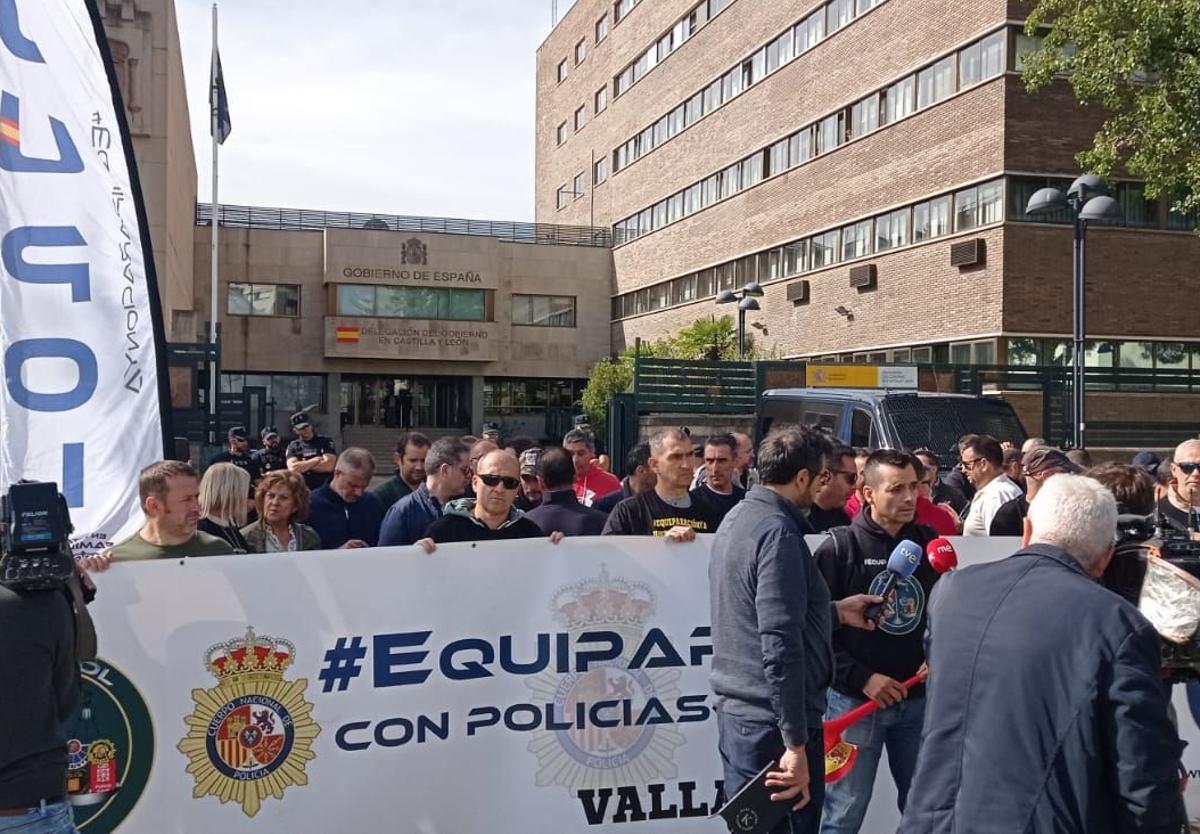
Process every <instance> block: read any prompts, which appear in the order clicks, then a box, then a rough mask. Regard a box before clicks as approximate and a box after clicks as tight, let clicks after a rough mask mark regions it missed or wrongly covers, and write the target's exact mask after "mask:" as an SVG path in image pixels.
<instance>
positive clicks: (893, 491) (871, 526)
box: [816, 449, 938, 834]
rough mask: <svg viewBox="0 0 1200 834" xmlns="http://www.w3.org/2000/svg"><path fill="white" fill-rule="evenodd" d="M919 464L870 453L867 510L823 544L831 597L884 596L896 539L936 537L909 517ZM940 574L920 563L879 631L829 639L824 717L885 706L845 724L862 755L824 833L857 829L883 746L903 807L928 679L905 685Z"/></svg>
mask: <svg viewBox="0 0 1200 834" xmlns="http://www.w3.org/2000/svg"><path fill="white" fill-rule="evenodd" d="M916 463H917V461H916V459H915V458H914V457H913V456H912V455H910V454H909V453H907V452H900V451H896V450H893V449H880V450H879V451H877V452H873V453H872V454H871V455H870V456H869V457H868V458H867V461H866V464H865V465H864V467H863V479H864V481H863V485H862V493H863V499H864V500H865V502H866V505H867V507H866V509H865V510H864V511H863V512H861V513H859V514H858V515H857V516H855V517H854V520H853V521H852V522H851V524H850V526H849V527H842V528H839V529H836V530H833V531H831V533H830V537H829V538H828V539H826V540H825V542H824V543H823V544H822V545H821V546H820V547H819V548H817V553H816V559H817V565H818V567H819V569H820V571H821V573H822V574H823V575H824V577H825V581H826V582H827V583H829V592H830V593H831V594H832V595H833V597H834V598H835V599H837V598H840V597H846V596H850V595H851V594H862V593H868V592H870V593H878V592H879V591H880V589H881V587H882V585H883V583H884V581H885V580H886V577H887V563H888V557H889V556H891V554H892V551H893V550H894V549H895V548H896V545H898V544H899V543H900V542H901V541H904V540H905V539H907V540H909V541H912V542H914V543H915V544H917V545H919V546H920V547H921V550H924V549H925V545H926V544H928V543H929V542H930V541H932V540H933V539H934V538H935V537H936V535H937V534H936V533H934V531H933V530H931V529H929V528H928V527H924V526H921V525H919V524H915V523H914V522H913V516H914V515H915V513H916V507H917V483H918V480H919V479H918V478H917V467H916ZM937 578H938V575H937V573H935V572H934V570H933V568H932V567H930V566H929V563H928V562H927V561H925V560H922V561H921V564H920V565H919V566H918V567H917V570H916V572H915V573H914V574H913V575H912V576H910V577H908V578H907V579H905V580H904V581H903V582H901V583H900V584H899V585H898V586H897V587H896V591H895V596H894V597H891V598H890V599H889V600H888V601H887V608H886V609H885V614H884V617H883V619H881V620H880V622H879V628H878V629H876V630H875V631H872V632H866V631H860V630H856V629H846V630H844V631H840V632H838V633H836V634H834V636H833V647H834V652H835V655H836V659H837V661H836V669H837V671H836V674H835V675H834V679H833V687H832V689H831V690H830V692H829V709H828V711H827V712H826V716H825V717H826V719H830V718H834V717H836V716H838V715H841V714H842V713H845V712H849V711H850V710H851V709H854V708H855V707H857V706H859V705H860V704H862V703H863V702H864V701H865V700H867V699H870V700H872V701H875V703H877V704H878V705H879V706H880V707H881V708H882V709H881V710H880V711H879V713H878V714H876V715H875V717H874V718H873V719H872V720H871V721H867V722H863V723H860V724H857V725H855V726H853V727H851V728H850V729H849V730H847V731H846V734H845V739H846V741H848V742H850V743H851V744H855V745H858V762H857V764H855V765H854V769H853V770H851V771H850V773H849V774H848V775H847V776H846V777H845V778H843V779H842V780H841V781H839V782H835V783H834V784H832V785H829V786H828V787H826V789H825V811H824V819H823V821H822V823H821V832H822V834H857V832H858V830H859V828H860V827H861V826H862V821H863V818H864V817H865V816H866V813H867V805H868V804H869V803H870V801H871V790H872V788H873V787H874V785H875V771H876V768H877V767H878V765H879V757H880V754H881V753H882V752H883V750H884V748H885V747H886V748H887V754H888V764H889V765H890V766H891V771H892V776H893V778H894V779H895V780H896V792H897V796H898V799H899V805H900V810H901V811H903V810H904V805H905V801H906V799H907V796H908V786H909V783H910V782H911V780H912V774H913V769H914V768H915V767H916V763H917V751H918V749H919V747H920V740H921V724H922V722H923V721H924V718H925V692H924V687H922V686H916V687H913V689H912V690H911V691H908V692H906V691H905V689H904V687H903V686H901V682H902V681H904V680H906V679H907V678H909V677H911V676H913V675H914V674H916V672H917V670H918V669H920V667H921V664H923V663H924V662H925V650H924V647H923V646H922V644H921V641H922V637H923V635H924V633H925V605H926V601H927V600H928V599H929V594H930V592H931V591H932V590H933V584H934V582H936V581H937Z"/></svg>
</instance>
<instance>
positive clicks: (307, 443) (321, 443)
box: [286, 411, 337, 490]
mask: <svg viewBox="0 0 1200 834" xmlns="http://www.w3.org/2000/svg"><path fill="white" fill-rule="evenodd" d="M291 423H292V429H293V430H294V431H296V432H297V435H298V433H299V430H300V429H302V428H304V427H305V426H311V425H312V420H310V419H309V417H308V414H307V412H304V411H298V412H296V413H295V414H293V415H292V419H291ZM322 455H337V450H336V449H335V448H334V445H333V441H332V440H331V439H330V438H328V437H326V436H325V435H323V434H317V433H316V432H315V431H314V432H313V436H312V438H311V439H309V440H305V439H304V438H303V437H299V436H297V437H296V439H295V440H293V441H292V442H291V443H289V444H288V447H287V455H286V458H287V460H291V459H292V458H296V459H297V460H302V461H303V460H312V459H313V458H319V457H321V456H322ZM331 480H333V474H332V473H330V472H305V473H304V483H306V484H308V488H309V490H314V489H320V488H321V487H323V486H325V485H326V484H327V483H329V482H330V481H331Z"/></svg>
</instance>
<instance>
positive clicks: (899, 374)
mask: <svg viewBox="0 0 1200 834" xmlns="http://www.w3.org/2000/svg"><path fill="white" fill-rule="evenodd" d="M804 381H805V384H806V385H807V386H808V387H809V388H893V389H894V388H901V389H906V390H916V388H917V369H916V368H915V367H913V366H887V367H884V366H880V365H809V366H807V367H806V368H805V370H804Z"/></svg>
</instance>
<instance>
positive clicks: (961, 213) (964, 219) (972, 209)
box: [954, 188, 979, 232]
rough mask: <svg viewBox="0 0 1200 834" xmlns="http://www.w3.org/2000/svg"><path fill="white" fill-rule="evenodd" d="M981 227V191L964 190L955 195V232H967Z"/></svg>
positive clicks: (974, 189) (975, 189)
mask: <svg viewBox="0 0 1200 834" xmlns="http://www.w3.org/2000/svg"><path fill="white" fill-rule="evenodd" d="M978 225H979V189H978V188H964V189H963V190H962V191H959V192H957V193H956V194H955V195H954V231H956V232H965V231H967V230H968V229H974V228H975V227H976V226H978Z"/></svg>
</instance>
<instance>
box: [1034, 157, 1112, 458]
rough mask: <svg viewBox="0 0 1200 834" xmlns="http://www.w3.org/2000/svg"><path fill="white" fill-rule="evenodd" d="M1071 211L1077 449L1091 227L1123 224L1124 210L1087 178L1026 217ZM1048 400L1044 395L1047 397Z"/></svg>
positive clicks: (1043, 195)
mask: <svg viewBox="0 0 1200 834" xmlns="http://www.w3.org/2000/svg"><path fill="white" fill-rule="evenodd" d="M1064 209H1068V210H1070V212H1071V214H1072V216H1073V218H1072V219H1073V220H1074V224H1075V243H1074V258H1073V261H1074V272H1073V280H1072V287H1073V297H1074V304H1073V307H1074V316H1073V318H1074V322H1073V327H1072V340H1073V344H1072V351H1071V397H1072V409H1071V413H1072V417H1073V419H1074V425H1073V427H1072V431H1071V445H1072V446H1074V447H1075V448H1076V449H1083V448H1085V433H1086V432H1085V429H1086V421H1085V420H1084V404H1083V392H1084V350H1085V324H1086V322H1085V319H1084V285H1085V281H1086V264H1087V227H1088V224H1089V223H1096V224H1113V223H1119V222H1120V221H1121V217H1122V215H1121V207H1120V205H1119V204H1118V203H1117V201H1116V200H1114V199H1113V198H1112V196H1111V195H1110V194H1109V192H1108V186H1107V185H1106V184H1105V182H1104V180H1103V179H1102V178H1101V177H1098V176H1096V175H1095V174H1084V175H1083V176H1081V177H1079V178H1078V179H1076V180H1075V181H1074V182H1073V183H1071V186H1070V187H1069V188H1068V189H1067V193H1066V194H1063V192H1062V191H1061V190H1059V189H1057V188H1042V189H1039V190H1038V191H1036V192H1034V194H1033V196H1032V197H1030V198H1029V204H1028V205H1027V206H1026V208H1025V213H1026V214H1028V215H1030V216H1031V217H1038V216H1044V215H1049V214H1054V213H1057V212H1060V211H1062V210H1064ZM1043 396H1044V394H1043Z"/></svg>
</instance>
